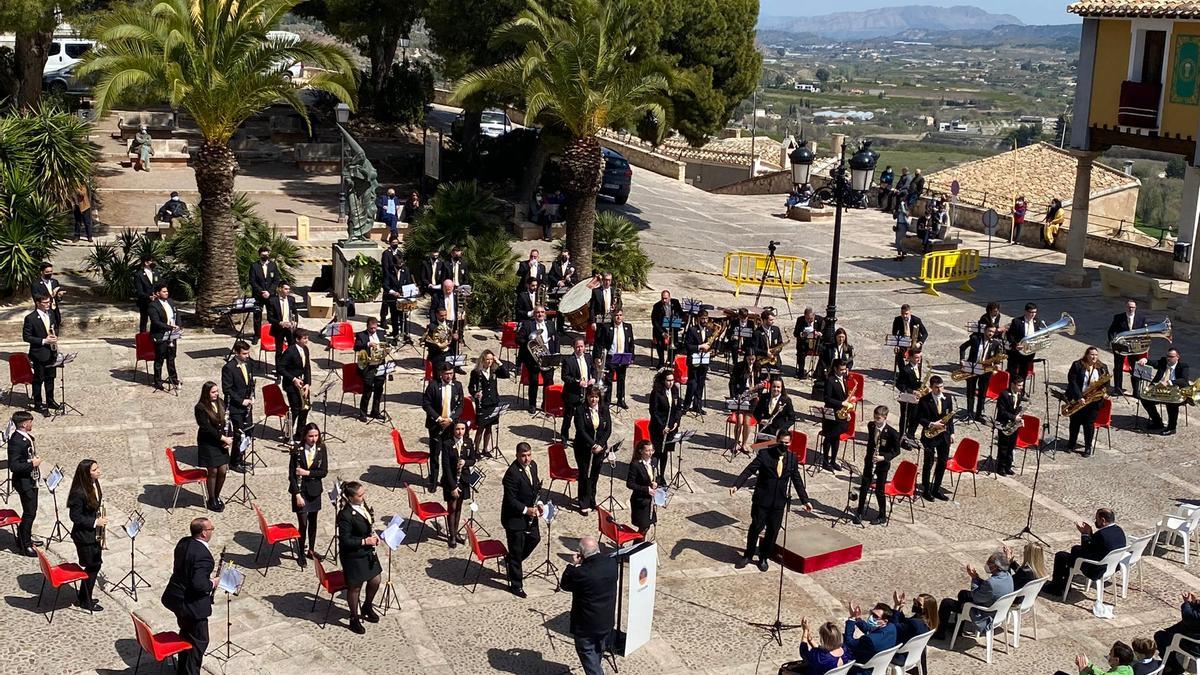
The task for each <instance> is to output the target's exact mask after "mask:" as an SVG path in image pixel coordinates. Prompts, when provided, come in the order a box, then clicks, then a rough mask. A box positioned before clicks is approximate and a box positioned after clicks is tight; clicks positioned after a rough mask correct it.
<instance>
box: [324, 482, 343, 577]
mask: <svg viewBox="0 0 1200 675" xmlns="http://www.w3.org/2000/svg"><path fill="white" fill-rule="evenodd" d="M341 494H342V481H341V479H340V478H334V479H333V488H332V489H331V490H330V491H329V493H328V496H329V503H330V504H332V505H333V508H332V509H330V510H331V511H333V518H334V528H333V536H332V537H330V538H329V544H328V545H327V546H326V547H325V557H326V558H328V557H329V556H330V555H331V554H332V555H333V557H334V558H337V557H338V536H337V512H338V498H339V497H340V496H341Z"/></svg>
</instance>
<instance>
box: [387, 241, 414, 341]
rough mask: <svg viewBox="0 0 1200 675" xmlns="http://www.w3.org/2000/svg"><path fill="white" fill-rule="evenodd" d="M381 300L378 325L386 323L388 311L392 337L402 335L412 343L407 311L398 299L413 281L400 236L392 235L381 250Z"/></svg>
mask: <svg viewBox="0 0 1200 675" xmlns="http://www.w3.org/2000/svg"><path fill="white" fill-rule="evenodd" d="M382 267H383V302H380V303H379V325H381V326H384V325H387V324H386V323H385V322H386V320H387V316H388V313H389V312H391V315H392V339H393V340H396V339H399V338H400V336H403V339H404V343H405V344H412V336H410V335H409V334H408V312H405V311H401V309H400V301H401V300H402V299H403V298H404V287H405V286H408V285H411V284H412V283H413V279H412V275H411V274H409V272H408V266H407V265H406V264H405V262H404V252H403V251H401V250H400V238H399V237H396V236H393V237H392V238H391V241H389V242H388V250H386V251H384V252H383V264H382Z"/></svg>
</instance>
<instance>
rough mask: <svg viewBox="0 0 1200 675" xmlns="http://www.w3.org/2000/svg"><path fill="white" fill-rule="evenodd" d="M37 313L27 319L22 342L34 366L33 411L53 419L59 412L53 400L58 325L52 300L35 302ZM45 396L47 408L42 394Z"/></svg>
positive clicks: (22, 331)
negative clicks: (25, 345) (56, 410)
mask: <svg viewBox="0 0 1200 675" xmlns="http://www.w3.org/2000/svg"><path fill="white" fill-rule="evenodd" d="M33 302H34V310H33V311H32V312H30V313H28V314H26V315H25V320H24V322H23V323H22V325H21V339H22V340H23V341H24V342H25V344H27V345H29V363H30V364H31V365H32V366H33V409H34V410H36V411H38V412H40V413H42V414H43V415H50V412H51V411H52V410H55V409H57V408H58V403H57V402H56V401H55V400H54V375H55V372H56V370H55V368H54V362H55V360H56V359H57V358H58V324H57V323H56V321H55V318H54V310H52V309H50V303H51V300H50V296H48V295H39V296H37V297H36V298H34V301H33ZM43 391H45V392H46V398H45V405H43V404H42V392H43Z"/></svg>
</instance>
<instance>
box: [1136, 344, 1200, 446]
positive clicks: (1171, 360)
mask: <svg viewBox="0 0 1200 675" xmlns="http://www.w3.org/2000/svg"><path fill="white" fill-rule="evenodd" d="M1142 362H1143V363H1144V362H1145V360H1144V359H1143V361H1142ZM1156 367H1157V371H1156V372H1155V373H1154V379H1153V380H1152V381H1151V383H1150V384H1151V386H1155V385H1157V386H1167V387H1186V386H1189V385H1191V381H1190V380H1188V364H1186V363H1184V362H1183V361H1180V360H1179V350H1178V349H1175V348H1174V347H1172V348H1170V349H1168V350H1167V355H1166V356H1164V357H1162V358H1161V359H1159V360H1158V363H1157V364H1156ZM1147 393H1148V392H1147V387H1142V395H1143V399H1142V405H1144V406H1146V415H1147V416H1148V417H1149V418H1150V426H1149V427H1148V428H1149V430H1150V431H1158V430H1160V429H1161V430H1162V435H1163V436H1173V435H1175V424H1176V422H1178V421H1179V406H1180V405H1181V404H1180V403H1167V402H1164V403H1163V406H1164V407H1165V408H1166V409H1167V425H1166V426H1165V427H1164V426H1163V420H1162V415H1161V414H1160V413H1159V412H1158V405H1157V402H1156V401H1153V400H1149V399H1146V398H1144V397H1145V395H1146V394H1147Z"/></svg>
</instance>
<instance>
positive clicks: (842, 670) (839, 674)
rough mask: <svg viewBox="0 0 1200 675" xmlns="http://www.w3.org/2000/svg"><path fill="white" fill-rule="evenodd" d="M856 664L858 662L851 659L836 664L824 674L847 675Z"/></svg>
mask: <svg viewBox="0 0 1200 675" xmlns="http://www.w3.org/2000/svg"><path fill="white" fill-rule="evenodd" d="M856 665H858V664H856V663H854V662H853V661H851V662H850V663H843V664H842V665H840V666H838V667H837V668H834V669H833V670H827V671H825V675H849V673H850V671H851V670H852V669H853V668H854V666H856Z"/></svg>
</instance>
